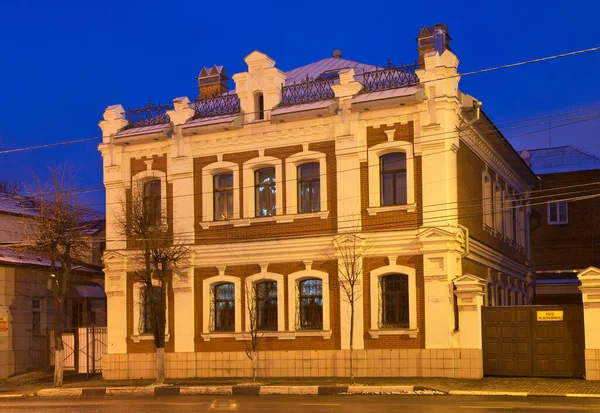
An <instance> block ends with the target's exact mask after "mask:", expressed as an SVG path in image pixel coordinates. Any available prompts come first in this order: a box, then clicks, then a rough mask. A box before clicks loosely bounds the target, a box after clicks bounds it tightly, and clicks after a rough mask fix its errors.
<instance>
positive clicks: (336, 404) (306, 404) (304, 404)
mask: <svg viewBox="0 0 600 413" xmlns="http://www.w3.org/2000/svg"><path fill="white" fill-rule="evenodd" d="M299 404H300V406H339V405H340V403H299Z"/></svg>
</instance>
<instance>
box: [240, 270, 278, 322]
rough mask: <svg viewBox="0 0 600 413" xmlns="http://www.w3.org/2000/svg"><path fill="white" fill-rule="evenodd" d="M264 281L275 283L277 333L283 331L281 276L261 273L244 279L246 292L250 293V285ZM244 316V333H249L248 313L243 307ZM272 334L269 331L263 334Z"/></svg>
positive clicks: (245, 307) (272, 273)
mask: <svg viewBox="0 0 600 413" xmlns="http://www.w3.org/2000/svg"><path fill="white" fill-rule="evenodd" d="M264 280H272V281H276V282H277V332H284V331H285V294H284V289H285V286H284V282H283V275H282V274H277V273H274V272H261V273H258V274H254V275H251V276H249V277H246V291H251V287H252V284H254V283H256V282H260V281H264ZM244 314H245V319H246V329H245V330H246V331H250V312H249V310H248V307H247V306H244ZM266 333H273V332H271V331H268V332H265V334H266Z"/></svg>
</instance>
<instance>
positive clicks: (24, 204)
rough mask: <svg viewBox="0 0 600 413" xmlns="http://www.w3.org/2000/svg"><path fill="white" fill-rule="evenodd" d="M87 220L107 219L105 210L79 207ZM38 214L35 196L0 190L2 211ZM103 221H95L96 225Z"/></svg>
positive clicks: (0, 210)
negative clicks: (13, 193) (7, 192)
mask: <svg viewBox="0 0 600 413" xmlns="http://www.w3.org/2000/svg"><path fill="white" fill-rule="evenodd" d="M78 208H79V210H80V211H81V213H82V218H83V219H84V220H85V221H102V222H104V220H105V219H106V217H105V214H104V212H102V211H98V210H95V209H91V208H84V207H78ZM2 212H4V213H8V214H18V215H28V216H36V215H37V211H36V203H35V198H33V197H29V196H24V195H12V194H6V193H3V192H0V213H2ZM100 224H101V223H99V222H95V223H94V226H97V225H100Z"/></svg>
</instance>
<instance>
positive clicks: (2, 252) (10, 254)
mask: <svg viewBox="0 0 600 413" xmlns="http://www.w3.org/2000/svg"><path fill="white" fill-rule="evenodd" d="M2 263H5V264H20V265H37V266H41V267H50V260H49V259H47V258H43V257H41V256H39V255H38V254H34V253H32V252H24V251H18V252H17V251H14V250H12V249H11V248H9V247H0V264H2ZM56 265H57V266H58V267H60V264H58V263H57V264H56ZM72 268H73V269H74V270H77V271H85V272H99V270H97V269H94V268H89V267H85V266H80V265H74V266H73V267H72Z"/></svg>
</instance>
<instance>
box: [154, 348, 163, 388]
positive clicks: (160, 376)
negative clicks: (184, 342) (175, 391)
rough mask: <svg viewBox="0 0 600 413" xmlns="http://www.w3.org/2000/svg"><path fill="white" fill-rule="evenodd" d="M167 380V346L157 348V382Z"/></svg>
mask: <svg viewBox="0 0 600 413" xmlns="http://www.w3.org/2000/svg"><path fill="white" fill-rule="evenodd" d="M164 382H165V348H164V347H160V348H157V349H156V383H158V384H162V383H164Z"/></svg>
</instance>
